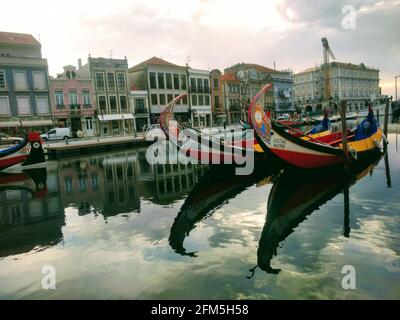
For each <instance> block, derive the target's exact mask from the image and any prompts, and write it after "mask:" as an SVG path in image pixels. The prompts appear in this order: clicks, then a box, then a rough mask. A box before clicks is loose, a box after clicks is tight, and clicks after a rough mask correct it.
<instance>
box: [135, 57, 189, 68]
mask: <svg viewBox="0 0 400 320" xmlns="http://www.w3.org/2000/svg"><path fill="white" fill-rule="evenodd" d="M148 65H157V66H173V67H178V68H183V67H182V66H178V65H177V64H174V63H171V62H168V61H165V60H163V59H161V58H157V57H152V58H150V59H147V60H146V61H143V62H141V63H139V64H137V65H136V66H133V67H131V68H129V71H134V70H140V69H141V68H142V67H145V66H148Z"/></svg>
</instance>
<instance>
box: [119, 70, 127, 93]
mask: <svg viewBox="0 0 400 320" xmlns="http://www.w3.org/2000/svg"><path fill="white" fill-rule="evenodd" d="M117 82H118V89H119V90H126V81H125V74H123V73H118V74H117Z"/></svg>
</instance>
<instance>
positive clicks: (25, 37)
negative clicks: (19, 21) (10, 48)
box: [0, 32, 40, 47]
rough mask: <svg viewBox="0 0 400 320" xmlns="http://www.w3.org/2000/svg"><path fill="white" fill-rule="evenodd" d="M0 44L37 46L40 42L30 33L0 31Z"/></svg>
mask: <svg viewBox="0 0 400 320" xmlns="http://www.w3.org/2000/svg"><path fill="white" fill-rule="evenodd" d="M0 43H1V44H15V45H29V46H39V47H40V43H39V41H37V40H36V39H35V38H34V37H33V36H32V35H31V34H25V33H13V32H0Z"/></svg>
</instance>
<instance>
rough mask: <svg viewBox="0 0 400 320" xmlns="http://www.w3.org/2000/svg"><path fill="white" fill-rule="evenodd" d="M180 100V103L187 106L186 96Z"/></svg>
mask: <svg viewBox="0 0 400 320" xmlns="http://www.w3.org/2000/svg"><path fill="white" fill-rule="evenodd" d="M181 101H182V104H183V105H186V106H187V104H188V100H187V96H184V97H183V99H182V100H181Z"/></svg>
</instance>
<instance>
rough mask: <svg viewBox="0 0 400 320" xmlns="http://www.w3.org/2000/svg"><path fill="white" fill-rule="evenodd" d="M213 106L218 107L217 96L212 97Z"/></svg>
mask: <svg viewBox="0 0 400 320" xmlns="http://www.w3.org/2000/svg"><path fill="white" fill-rule="evenodd" d="M214 106H215V107H217V108H218V107H219V96H214Z"/></svg>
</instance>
